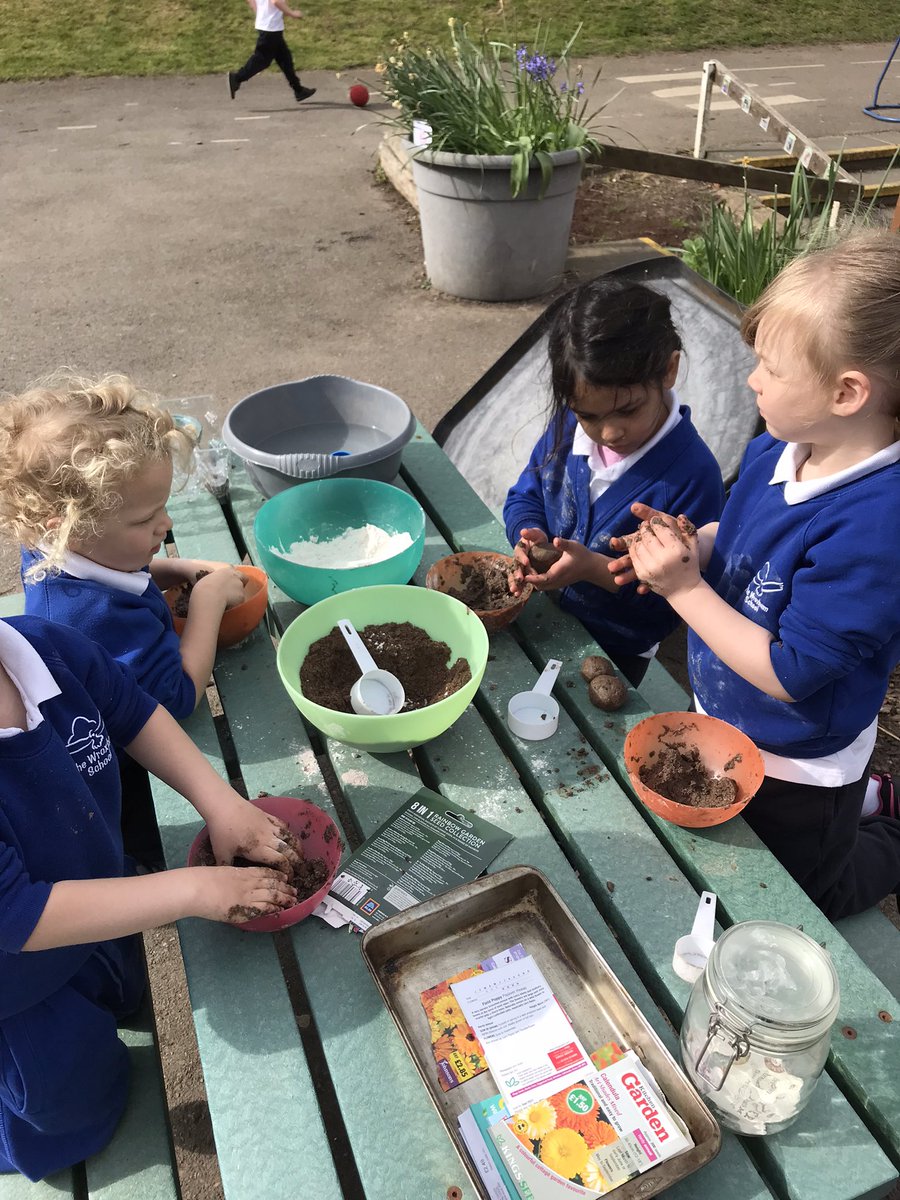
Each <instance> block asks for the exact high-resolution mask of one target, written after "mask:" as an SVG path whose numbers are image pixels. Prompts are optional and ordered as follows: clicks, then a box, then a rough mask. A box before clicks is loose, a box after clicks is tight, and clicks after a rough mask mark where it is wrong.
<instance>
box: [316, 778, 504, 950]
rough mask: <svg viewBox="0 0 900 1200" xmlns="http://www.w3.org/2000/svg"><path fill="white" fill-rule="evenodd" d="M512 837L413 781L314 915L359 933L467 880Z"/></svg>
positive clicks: (341, 874) (345, 867)
mask: <svg viewBox="0 0 900 1200" xmlns="http://www.w3.org/2000/svg"><path fill="white" fill-rule="evenodd" d="M511 840H512V838H511V835H510V834H508V833H506V832H505V831H504V830H502V829H498V828H497V826H496V825H492V824H491V823H490V822H489V821H485V820H482V818H481V817H478V816H476V815H475V814H474V813H471V812H468V811H467V810H466V809H464V808H462V807H461V806H460V805H458V804H454V803H453V802H452V801H451V800H445V799H444V797H443V796H440V795H438V793H437V792H432V791H430V790H429V789H428V788H421V789H420V790H419V791H418V792H416V794H415V795H414V796H413V797H411V798H410V799H409V800H406V801H405V802H404V803H403V804H402V805H401V806H400V807H399V808H398V809H397V811H396V812H395V813H394V814H393V815H392V816H390V817H388V819H387V820H386V821H385V822H384V823H383V824H382V825H381V826H379V828H378V829H377V830H376V831H375V833H374V834H373V835H372V837H370V838H369V839H368V841H366V842H364V843H363V845H362V846H360V848H359V849H358V850H356V851H355V852H354V853H353V854H351V855H350V857H349V858H348V859H347V860H346V862H345V863H344V864H343V866H342V868H341V870H340V871H339V872H338V874H337V876H336V877H335V879H334V881H333V883H332V884H331V887H330V888H329V890H328V894H327V895H326V896H325V899H324V900H323V901H322V902H321V904H319V905H318V907H317V908H316V909H315V910H314V915H315V916H317V917H321V918H322V920H323V921H327V922H328V924H329V925H332V926H333V927H334V928H335V929H339V928H340V927H341V926H342V925H350V926H352V927H353V928H354V929H356V930H357V931H358V932H360V933H364V932H365V930H367V929H369V928H371V926H372V925H377V924H379V923H380V922H381V921H385V920H387V918H388V917H391V916H393V915H394V913H396V912H401V911H402V910H403V909H407V908H412V907H413V905H415V904H420V903H421V902H422V901H423V900H429V899H430V898H431V897H432V896H439V895H440V894H441V892H446V891H448V890H449V889H450V888H453V887H457V886H458V885H459V884H461V883H470V882H471V881H472V880H473V879H477V878H478V876H479V875H480V874H481V873H482V871H484V870H485V868H486V867H487V866H488V864H489V863H491V862H493V860H494V859H495V858H496V857H497V855H498V854H499V853H500V851H501V850H502V849H503V847H504V846H506V845H507V843H508V842H510V841H511Z"/></svg>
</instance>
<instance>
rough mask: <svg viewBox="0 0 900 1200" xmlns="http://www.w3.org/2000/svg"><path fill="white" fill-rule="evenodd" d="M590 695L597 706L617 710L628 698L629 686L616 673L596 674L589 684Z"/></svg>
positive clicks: (607, 710) (608, 710) (605, 710)
mask: <svg viewBox="0 0 900 1200" xmlns="http://www.w3.org/2000/svg"><path fill="white" fill-rule="evenodd" d="M588 697H589V698H590V701H591V704H593V705H594V707H595V708H602V709H603V711H604V712H615V711H616V709H617V708H621V707H622V705H623V704H624V703H625V701H626V700H627V699H628V688H627V687H626V686H625V684H624V683H623V682H622V680H621V679H619V678H618V677H617V676H615V675H595V676H594V678H593V679H592V680H591V682H590V683H589V684H588Z"/></svg>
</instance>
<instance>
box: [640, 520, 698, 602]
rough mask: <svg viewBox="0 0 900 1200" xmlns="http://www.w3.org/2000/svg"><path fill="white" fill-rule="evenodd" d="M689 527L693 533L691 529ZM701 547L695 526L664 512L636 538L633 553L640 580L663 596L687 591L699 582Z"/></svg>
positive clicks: (644, 524) (645, 526) (646, 525)
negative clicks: (680, 523)
mask: <svg viewBox="0 0 900 1200" xmlns="http://www.w3.org/2000/svg"><path fill="white" fill-rule="evenodd" d="M688 526H689V527H690V530H688ZM698 551H699V544H698V539H697V536H696V530H694V527H693V525H690V522H687V525H684V524H682V525H679V524H678V522H677V521H676V520H675V519H674V518H673V517H668V516H665V515H664V514H662V513H659V514H657V515H656V517H651V518H650V520H648V521H645V522H644V523H643V524H642V525H641V528H640V529H639V530H638V532H637V534H635V535H633V537H632V541H631V546H630V552H631V562H632V566H633V569H634V571H635V574H636V576H637V578H638V579H639V580H640V581H641V583H643V584H644V585H646V586H648V587H649V588H650V589H651V590H652V591H654V592H656V593H657V594H658V595H660V596H666V597H671V596H673V595H674V594H675V593H676V592H681V591H688V590H690V589H691V588H693V587H695V586H696V584H697V583H698V582H699V580H700V562H699V552H698Z"/></svg>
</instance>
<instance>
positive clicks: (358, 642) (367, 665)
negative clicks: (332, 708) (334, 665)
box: [337, 620, 406, 717]
mask: <svg viewBox="0 0 900 1200" xmlns="http://www.w3.org/2000/svg"><path fill="white" fill-rule="evenodd" d="M337 627H338V629H339V630H340V631H341V633H342V634H343V635H344V640H345V641H346V643H347V645H348V646H349V647H350V651H351V653H352V654H353V657H354V658H355V659H356V665H357V666H358V667H359V669H360V671H361V672H362V674H361V675H360V677H359V679H357V681H356V683H354V685H353V687H352V688H351V689H350V703H351V704H352V705H353V711H354V712H355V713H359V714H360V715H361V716H365V717H390V716H392V715H393V714H394V713H398V712H399V711H400V709H401V708H402V707H403V704H404V702H405V700H406V693H405V692H404V690H403V684H402V683H401V682H400V680H399V679H398V678H397V676H396V675H392V674H391V673H390V671H382V670H381V668H380V667H378V666H376V664H375V660H374V659H373V658H372V655H371V654H370V653H369V652H368V650H367V649H366V647H365V643H364V642H363V640H362V638H361V637H360V636H359V634H358V633H357V632H356V630H355V629H354V627H353V625H352V624H351V623H350V622H349V621H347V620H340V621H338V623H337Z"/></svg>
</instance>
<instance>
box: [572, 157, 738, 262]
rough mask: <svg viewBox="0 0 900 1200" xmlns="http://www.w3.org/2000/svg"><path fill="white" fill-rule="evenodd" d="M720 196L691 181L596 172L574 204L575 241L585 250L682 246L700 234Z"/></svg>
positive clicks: (711, 187)
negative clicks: (615, 245) (624, 244)
mask: <svg viewBox="0 0 900 1200" xmlns="http://www.w3.org/2000/svg"><path fill="white" fill-rule="evenodd" d="M721 194H722V193H721V189H720V188H718V187H717V186H716V185H714V184H709V183H699V182H697V181H696V180H693V179H673V178H671V177H669V176H666V175H647V174H645V173H644V172H642V171H622V170H604V168H602V167H598V168H592V169H590V170H587V171H585V173H584V176H583V178H582V181H581V184H580V186H579V188H578V195H577V196H576V198H575V215H574V217H573V219H572V233H571V241H572V242H573V243H574V244H575V245H576V246H584V245H590V244H591V243H593V242H614V241H624V240H626V239H627V238H641V237H648V238H652V239H653V241H655V242H659V244H660V245H661V246H681V244H682V243H683V242H684V240H685V238H689V237H694V236H695V235H696V234H697V233H699V232H700V229H701V227H702V225H703V223H704V221H705V219H706V217H707V214H708V213H709V209H710V205H711V204H712V203H713V202H714V201H715V200H716V199H717V198H718V197H720V196H721Z"/></svg>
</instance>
